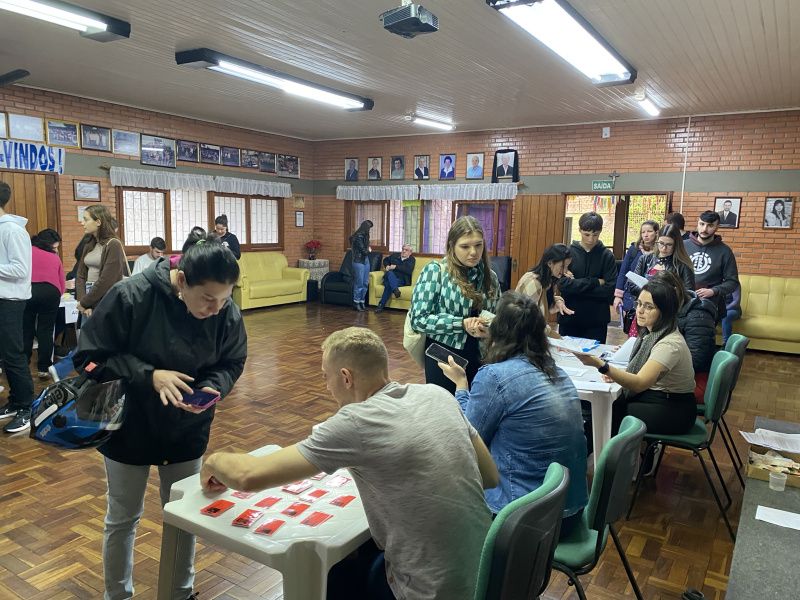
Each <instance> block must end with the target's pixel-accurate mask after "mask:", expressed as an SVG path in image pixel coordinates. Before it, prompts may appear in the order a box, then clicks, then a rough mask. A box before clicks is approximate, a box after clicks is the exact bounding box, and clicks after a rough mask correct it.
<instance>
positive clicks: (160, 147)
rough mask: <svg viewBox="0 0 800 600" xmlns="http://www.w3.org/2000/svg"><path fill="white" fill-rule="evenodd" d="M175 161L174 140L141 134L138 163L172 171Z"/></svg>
mask: <svg viewBox="0 0 800 600" xmlns="http://www.w3.org/2000/svg"><path fill="white" fill-rule="evenodd" d="M175 161H176V158H175V140H173V139H170V138H163V137H160V136H157V135H147V134H144V133H143V134H142V155H141V159H140V162H141V163H142V164H143V165H152V166H154V167H167V168H170V169H174V168H175Z"/></svg>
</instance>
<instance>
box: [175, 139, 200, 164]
mask: <svg viewBox="0 0 800 600" xmlns="http://www.w3.org/2000/svg"><path fill="white" fill-rule="evenodd" d="M178 160H182V161H185V162H198V161H199V160H200V144H198V143H197V142H190V141H188V140H178Z"/></svg>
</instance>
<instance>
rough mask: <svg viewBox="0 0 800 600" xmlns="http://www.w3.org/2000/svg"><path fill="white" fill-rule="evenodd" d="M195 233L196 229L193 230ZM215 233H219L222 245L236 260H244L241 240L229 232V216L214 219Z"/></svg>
mask: <svg viewBox="0 0 800 600" xmlns="http://www.w3.org/2000/svg"><path fill="white" fill-rule="evenodd" d="M192 231H194V229H192ZM214 231H216V232H217V235H218V236H219V239H220V241H221V242H222V245H223V246H225V247H226V248H227V249H228V250H230V251H231V252H233V255H234V256H235V257H236V260H239V259H240V258H242V248H241V246H240V245H239V238H237V237H236V235H234V234H233V233H231V232H230V231H229V230H228V215H220V216H218V217H217V218H216V219H214Z"/></svg>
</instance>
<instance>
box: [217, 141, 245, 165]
mask: <svg viewBox="0 0 800 600" xmlns="http://www.w3.org/2000/svg"><path fill="white" fill-rule="evenodd" d="M220 161H221V162H222V164H223V165H225V166H226V167H239V166H241V164H242V161H241V158H240V157H239V149H238V148H231V147H230V146H223V147H222V149H221V150H220Z"/></svg>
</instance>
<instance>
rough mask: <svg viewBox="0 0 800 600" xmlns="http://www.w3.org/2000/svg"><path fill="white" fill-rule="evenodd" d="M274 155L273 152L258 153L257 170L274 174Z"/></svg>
mask: <svg viewBox="0 0 800 600" xmlns="http://www.w3.org/2000/svg"><path fill="white" fill-rule="evenodd" d="M275 163H276V161H275V154H274V153H273V152H259V153H258V170H259V171H261V172H262V173H275V172H276V171H275V166H276V164H275Z"/></svg>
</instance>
